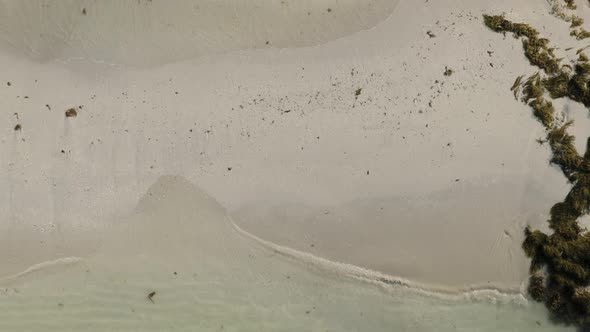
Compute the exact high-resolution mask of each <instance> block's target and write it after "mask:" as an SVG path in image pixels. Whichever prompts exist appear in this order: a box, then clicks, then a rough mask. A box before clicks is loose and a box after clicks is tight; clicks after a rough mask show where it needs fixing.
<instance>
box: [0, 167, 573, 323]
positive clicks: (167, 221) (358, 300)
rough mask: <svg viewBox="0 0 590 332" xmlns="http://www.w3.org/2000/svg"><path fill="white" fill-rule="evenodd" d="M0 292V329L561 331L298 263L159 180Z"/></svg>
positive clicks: (519, 312)
mask: <svg viewBox="0 0 590 332" xmlns="http://www.w3.org/2000/svg"><path fill="white" fill-rule="evenodd" d="M343 271H344V272H343ZM358 275H360V274H357V276H358ZM357 279H358V278H357ZM0 284H1V286H2V292H0V330H1V331H107V330H108V331H220V330H223V331H529V330H530V331H533V330H535V331H539V330H542V331H561V330H564V331H565V330H568V329H566V328H563V327H557V326H553V325H551V324H550V323H549V322H548V321H547V318H546V312H545V310H544V309H543V308H542V307H540V306H538V305H534V304H527V303H526V300H524V298H522V296H520V295H517V294H514V295H508V294H501V293H498V292H492V291H488V292H485V291H479V292H471V293H465V294H457V295H443V294H436V293H430V292H428V291H426V290H419V289H415V288H412V287H408V286H406V285H404V284H403V283H402V284H393V285H387V284H383V283H378V282H369V281H362V280H355V278H354V275H352V274H347V273H346V272H345V269H334V268H333V267H332V266H330V264H321V262H320V263H312V262H311V261H309V260H305V259H297V258H296V257H295V256H294V255H289V254H285V253H284V252H282V251H281V250H278V249H273V248H269V247H268V246H266V245H263V244H262V243H260V242H257V241H254V240H253V239H252V238H249V237H247V236H244V234H241V233H240V231H239V230H238V229H236V228H234V227H232V222H231V220H230V219H229V218H228V217H227V216H226V215H225V212H224V210H223V209H222V208H221V207H220V206H219V205H218V204H217V202H215V201H214V200H213V199H212V198H210V197H208V196H207V195H206V194H204V193H203V192H201V191H200V190H199V189H198V188H196V187H195V186H194V185H192V184H191V183H189V182H188V181H186V180H184V179H182V178H178V177H162V178H160V179H159V180H158V182H157V183H156V184H154V185H153V186H152V187H151V188H150V190H149V191H148V192H147V193H146V194H145V196H144V197H143V198H142V199H141V200H140V202H139V204H138V206H137V209H136V210H135V211H134V212H133V213H131V214H130V216H129V218H128V220H122V221H120V222H119V223H118V225H115V226H113V227H111V228H110V229H109V231H108V232H107V234H105V236H104V239H103V242H102V246H101V248H100V249H99V251H98V252H97V253H96V254H94V255H92V256H91V257H82V258H80V259H79V260H77V259H74V258H70V259H69V260H61V261H60V260H58V261H55V262H53V263H48V264H45V265H44V266H41V267H39V268H32V269H30V270H28V271H26V272H25V273H21V274H20V275H16V276H14V277H12V278H5V279H3V280H2V281H0ZM152 291H154V292H156V293H155V295H154V296H153V298H152V300H153V302H152V301H150V299H148V294H150V293H151V292H152Z"/></svg>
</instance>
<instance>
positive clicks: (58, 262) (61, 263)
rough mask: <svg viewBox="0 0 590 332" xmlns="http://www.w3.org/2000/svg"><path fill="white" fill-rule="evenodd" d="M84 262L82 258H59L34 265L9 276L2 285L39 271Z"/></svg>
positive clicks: (2, 280)
mask: <svg viewBox="0 0 590 332" xmlns="http://www.w3.org/2000/svg"><path fill="white" fill-rule="evenodd" d="M81 261H82V258H80V257H62V258H58V259H55V260H51V261H46V262H42V263H39V264H35V265H32V266H30V267H28V268H27V269H26V270H24V271H22V272H19V273H17V274H13V275H11V276H7V277H4V278H1V279H0V283H3V282H8V281H14V280H17V279H19V278H22V277H24V276H26V275H29V274H31V273H34V272H37V271H41V270H44V269H48V268H51V267H55V266H68V265H73V264H76V263H79V262H81Z"/></svg>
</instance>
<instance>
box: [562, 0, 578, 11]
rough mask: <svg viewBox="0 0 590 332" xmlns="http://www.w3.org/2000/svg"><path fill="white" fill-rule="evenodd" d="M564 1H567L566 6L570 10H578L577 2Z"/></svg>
mask: <svg viewBox="0 0 590 332" xmlns="http://www.w3.org/2000/svg"><path fill="white" fill-rule="evenodd" d="M564 1H565V5H566V7H567V8H568V9H572V10H573V9H576V8H577V6H576V2H575V0H564Z"/></svg>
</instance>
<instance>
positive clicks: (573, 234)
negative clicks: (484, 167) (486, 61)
mask: <svg viewBox="0 0 590 332" xmlns="http://www.w3.org/2000/svg"><path fill="white" fill-rule="evenodd" d="M566 2H567V3H568V8H569V5H570V4H572V5H575V4H574V2H573V1H571V2H568V1H566ZM484 22H485V24H486V25H487V26H488V27H490V29H492V30H494V31H496V32H502V33H505V32H512V33H513V34H514V36H515V37H517V38H522V39H523V41H522V42H523V47H524V52H525V55H526V56H527V58H528V59H529V61H530V63H531V64H533V65H535V66H537V67H538V68H540V69H541V70H542V72H537V73H535V74H533V75H531V76H530V77H528V78H527V79H526V80H524V83H523V77H524V76H519V77H517V78H516V80H515V81H514V84H513V85H512V87H511V91H513V92H514V94H515V96H517V95H518V93H519V92H522V96H521V98H520V99H521V100H522V102H524V103H526V104H527V105H529V106H530V107H531V109H532V111H533V115H534V116H535V118H536V119H537V120H538V121H539V122H540V123H541V124H543V126H544V127H545V131H546V135H547V136H546V140H541V141H542V142H548V143H549V144H548V145H549V147H550V149H551V154H552V156H551V160H550V162H551V163H552V164H554V165H556V166H558V167H559V169H560V170H561V172H562V173H563V174H564V176H565V177H566V178H567V179H568V180H569V182H570V183H571V184H572V188H571V189H570V191H569V193H568V194H567V196H566V197H565V198H564V199H563V201H562V202H557V203H556V204H554V205H553V206H552V207H551V211H550V218H549V220H548V223H549V227H550V229H551V230H552V231H553V232H552V233H551V234H546V233H544V232H542V231H540V230H534V229H531V228H530V227H527V228H526V229H525V230H524V235H525V239H524V241H523V243H522V248H523V250H524V252H525V254H526V255H527V256H528V257H529V258H531V265H530V274H531V275H530V277H529V285H528V288H527V291H528V294H529V295H530V296H531V298H532V299H534V300H535V301H538V302H543V303H544V304H545V306H546V307H547V309H548V310H549V312H550V315H551V318H552V319H553V320H555V321H557V322H563V323H567V324H572V325H575V326H577V327H579V328H580V329H581V330H584V331H585V330H590V288H589V284H590V232H588V231H587V230H586V229H585V228H582V227H581V226H580V224H579V222H578V219H579V218H580V217H581V216H583V215H586V214H588V213H589V212H590V137H588V138H587V144H586V151H585V153H584V155H583V156H582V155H580V154H579V153H578V151H577V150H576V147H575V145H574V140H575V138H574V136H573V135H571V134H569V132H568V128H569V127H570V126H571V125H572V124H573V122H572V121H567V122H565V123H561V122H559V121H556V118H555V108H554V106H553V104H552V102H551V101H550V100H549V99H548V98H547V97H549V98H551V99H558V98H564V97H567V98H569V99H571V100H573V101H575V102H579V103H582V104H584V105H585V106H586V107H587V108H590V63H589V59H588V57H587V56H586V55H585V54H584V53H582V51H583V49H580V50H578V52H577V54H579V56H578V59H577V61H576V63H575V64H574V67H573V68H572V67H571V66H569V65H560V61H561V60H560V59H558V58H557V57H556V56H555V55H554V54H553V49H551V48H549V46H548V45H549V41H548V40H547V39H544V38H540V37H539V33H538V32H537V31H536V30H535V29H533V28H532V27H530V26H529V25H527V24H523V23H512V22H510V21H507V20H506V19H504V17H503V16H489V15H484ZM581 24H582V20H581V19H579V18H576V17H574V16H572V26H579V25H581ZM575 31H576V32H575V33H574V35H575V36H576V37H577V38H579V39H581V38H582V37H583V38H586V37H584V35H585V34H587V33H586V32H585V30H583V29H579V30H575ZM580 31H581V32H580ZM588 36H590V33H588Z"/></svg>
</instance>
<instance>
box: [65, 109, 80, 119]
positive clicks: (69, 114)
mask: <svg viewBox="0 0 590 332" xmlns="http://www.w3.org/2000/svg"><path fill="white" fill-rule="evenodd" d="M76 116H78V112H77V111H76V109H75V108H70V109H69V110H67V111H66V117H67V118H74V117H76Z"/></svg>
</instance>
